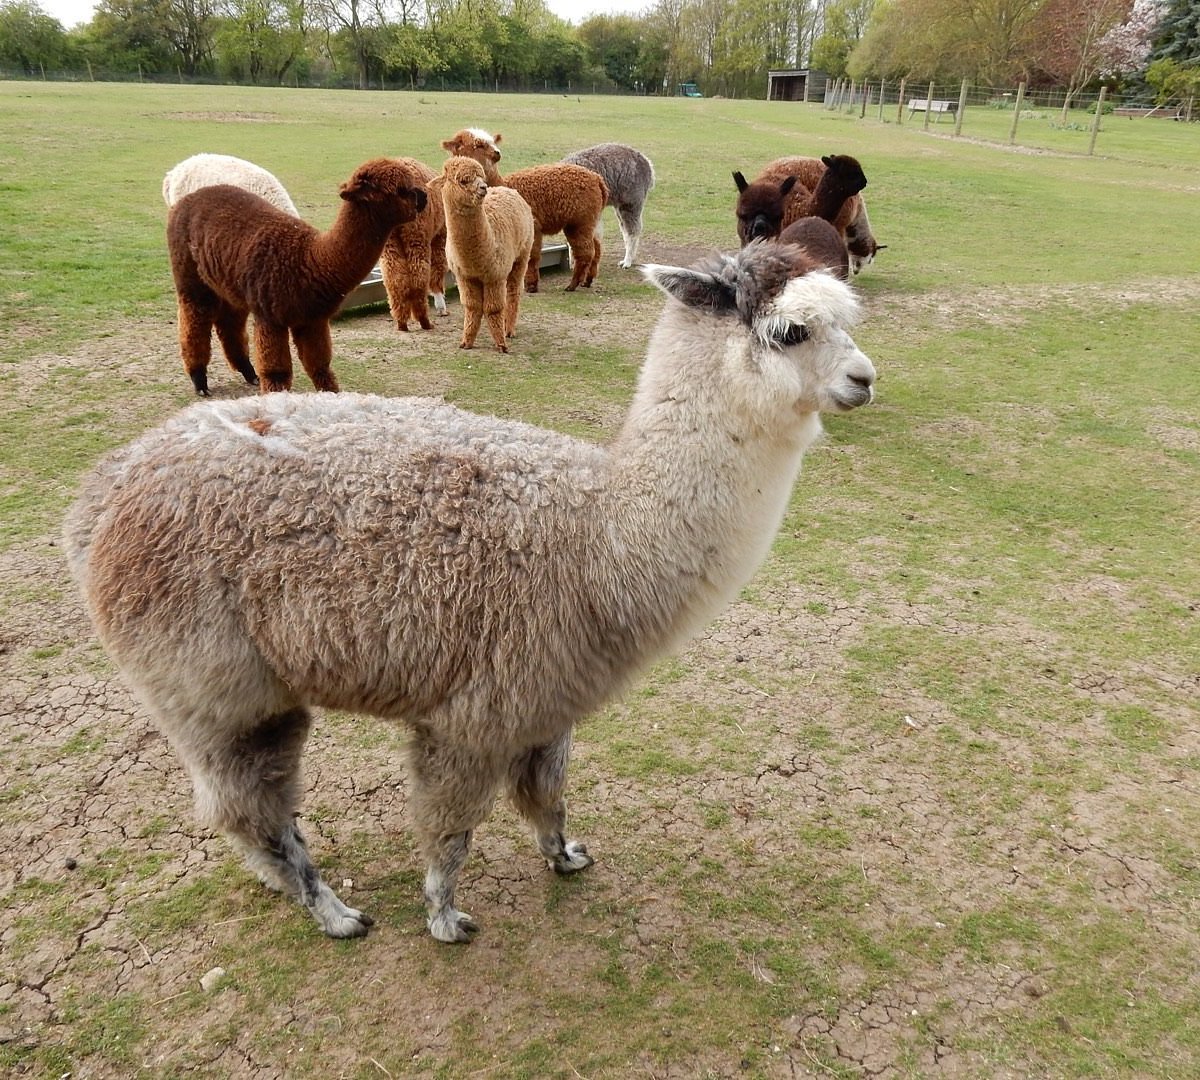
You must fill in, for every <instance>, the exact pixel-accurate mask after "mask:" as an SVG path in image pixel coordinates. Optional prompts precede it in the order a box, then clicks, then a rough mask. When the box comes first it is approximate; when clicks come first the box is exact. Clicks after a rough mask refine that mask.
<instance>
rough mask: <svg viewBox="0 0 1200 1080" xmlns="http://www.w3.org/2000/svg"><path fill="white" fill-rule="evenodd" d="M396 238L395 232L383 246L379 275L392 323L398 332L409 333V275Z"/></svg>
mask: <svg viewBox="0 0 1200 1080" xmlns="http://www.w3.org/2000/svg"><path fill="white" fill-rule="evenodd" d="M394 236H395V230H394V231H393V233H392V234H391V235H389V236H388V238H387V241H386V242H385V243H384V245H383V251H382V253H381V254H380V256H379V274H380V277H381V278H382V279H383V290H384V292H385V293H387V302H388V311H390V312H391V315H392V322H393V323H395V325H396V329H397V330H400V331H403V332H404V333H407V332H408V316H409V310H410V304H409V297H408V291H409V290H408V274H407V269H406V267H405V263H404V253H403V252H402V251H401V249H400V245H399V242H398V241H397V240H396V239H394Z"/></svg>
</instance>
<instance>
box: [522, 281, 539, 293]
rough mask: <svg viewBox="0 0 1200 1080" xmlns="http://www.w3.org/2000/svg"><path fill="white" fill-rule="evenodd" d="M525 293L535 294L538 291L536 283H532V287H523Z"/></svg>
mask: <svg viewBox="0 0 1200 1080" xmlns="http://www.w3.org/2000/svg"><path fill="white" fill-rule="evenodd" d="M525 291H526V292H527V293H535V292H537V291H538V287H537V282H536V281H535V282H534V283H533V284H532V285H526V286H525Z"/></svg>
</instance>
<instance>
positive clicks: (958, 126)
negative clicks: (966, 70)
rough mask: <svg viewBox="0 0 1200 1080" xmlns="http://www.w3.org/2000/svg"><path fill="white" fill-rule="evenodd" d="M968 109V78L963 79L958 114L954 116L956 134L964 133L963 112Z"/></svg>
mask: <svg viewBox="0 0 1200 1080" xmlns="http://www.w3.org/2000/svg"><path fill="white" fill-rule="evenodd" d="M966 111H967V80H966V79H963V81H962V89H961V90H959V92H958V114H957V115H956V116H955V117H954V134H955V136H958V135H960V134H961V133H962V122H963V113H965V112H966Z"/></svg>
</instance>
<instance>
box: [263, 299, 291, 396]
mask: <svg viewBox="0 0 1200 1080" xmlns="http://www.w3.org/2000/svg"><path fill="white" fill-rule="evenodd" d="M254 368H255V370H256V371H257V372H258V388H259V390H261V391H262V392H263V393H264V394H269V393H273V392H274V391H276V390H290V389H291V388H292V354H291V352H290V350H289V349H288V334H287V327H286V326H276V325H275V324H273V323H268V322H264V321H263V320H262V319H260V318H258V317H257V316H256V317H255V319H254Z"/></svg>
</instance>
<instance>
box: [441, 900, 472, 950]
mask: <svg viewBox="0 0 1200 1080" xmlns="http://www.w3.org/2000/svg"><path fill="white" fill-rule="evenodd" d="M429 932H430V933H431V934H432V935H433V936H434V937H435V938H437V940H438V941H445V942H447V943H448V944H451V945H455V944H460V943H466V942H468V941H471V940H472V939H473V938H474V937H475V935H476V934H478V933H479V923H477V922H476V921H475V920H474V919H472V918H471V916H470V915H468V914H467V913H466V912H465V911H458V910H456V909H455V908H447V909H446V910H445V911H441V912H439V913H438V914H437V915H435V916H434V917H433V918H431V919H430V920H429Z"/></svg>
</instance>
